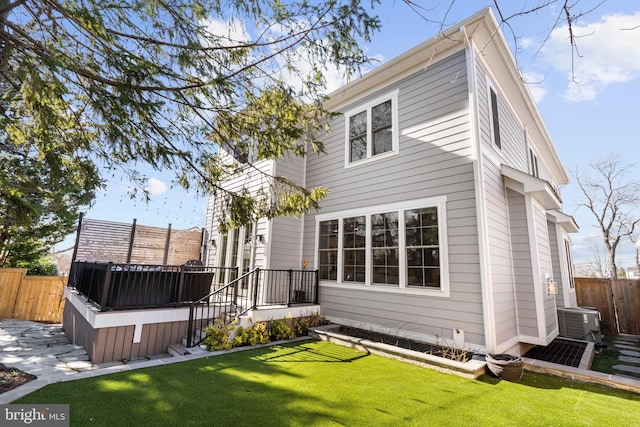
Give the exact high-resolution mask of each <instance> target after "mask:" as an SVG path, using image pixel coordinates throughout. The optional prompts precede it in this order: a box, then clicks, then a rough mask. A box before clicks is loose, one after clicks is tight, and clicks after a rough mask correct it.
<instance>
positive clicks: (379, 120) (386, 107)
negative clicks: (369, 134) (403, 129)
mask: <svg viewBox="0 0 640 427" xmlns="http://www.w3.org/2000/svg"><path fill="white" fill-rule="evenodd" d="M371 121H372V122H373V123H372V124H371V127H372V128H373V130H374V131H375V130H377V129H381V128H386V127H391V100H389V101H386V102H383V103H382V104H380V105H376V106H375V107H373V108H372V109H371Z"/></svg>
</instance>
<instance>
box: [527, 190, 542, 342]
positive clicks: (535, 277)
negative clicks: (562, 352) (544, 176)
mask: <svg viewBox="0 0 640 427" xmlns="http://www.w3.org/2000/svg"><path fill="white" fill-rule="evenodd" d="M535 207H538V208H539V209H540V210H541V211H542V212H545V209H544V207H543V206H542V205H540V204H539V203H537V202H536V201H535V199H534V198H533V197H531V196H526V197H525V209H526V212H527V228H528V233H529V253H530V254H531V272H532V277H531V279H532V281H533V290H534V293H533V297H534V300H535V304H536V321H537V322H536V323H537V327H538V336H539V337H540V338H542V337H544V336H546V331H547V328H546V311H545V303H544V300H545V299H546V298H547V292H546V288H547V285H546V283H542V269H541V267H540V257H539V253H538V233H536V216H535ZM545 345H546V343H545Z"/></svg>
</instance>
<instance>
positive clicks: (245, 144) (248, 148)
mask: <svg viewBox="0 0 640 427" xmlns="http://www.w3.org/2000/svg"><path fill="white" fill-rule="evenodd" d="M225 149H226V151H227V152H228V153H229V154H230V155H231V157H233V158H234V160H236V161H237V162H238V163H241V164H243V165H245V164H247V163H248V164H252V163H255V162H256V161H257V160H258V144H257V143H256V142H255V141H252V140H247V141H242V142H239V143H237V144H235V145H231V144H227V146H226V147H225Z"/></svg>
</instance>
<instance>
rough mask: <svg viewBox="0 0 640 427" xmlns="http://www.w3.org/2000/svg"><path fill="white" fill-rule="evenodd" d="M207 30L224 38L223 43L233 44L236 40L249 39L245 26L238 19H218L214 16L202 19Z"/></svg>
mask: <svg viewBox="0 0 640 427" xmlns="http://www.w3.org/2000/svg"><path fill="white" fill-rule="evenodd" d="M204 25H205V26H206V27H207V31H208V32H210V33H211V34H214V35H217V36H220V37H222V38H224V39H228V40H225V41H224V43H223V44H224V45H233V44H237V43H238V42H247V41H249V33H247V29H246V28H245V26H244V25H243V24H242V23H241V22H238V21H220V20H218V19H215V18H211V19H208V20H206V21H204Z"/></svg>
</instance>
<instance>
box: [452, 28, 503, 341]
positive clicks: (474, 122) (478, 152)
mask: <svg viewBox="0 0 640 427" xmlns="http://www.w3.org/2000/svg"><path fill="white" fill-rule="evenodd" d="M460 33H461V34H462V37H463V40H464V44H465V47H466V50H467V75H468V82H469V116H470V117H471V143H472V144H473V165H474V167H473V174H474V181H475V186H474V187H475V193H476V218H477V223H478V256H479V262H480V289H481V292H482V318H483V322H484V340H485V347H486V351H487V352H488V353H491V352H494V351H495V349H496V345H497V343H496V320H495V312H494V301H493V286H492V283H491V267H490V264H489V239H488V236H487V222H486V219H485V218H486V215H485V214H486V205H485V198H484V195H485V188H484V178H483V176H484V173H483V168H482V143H481V141H480V132H479V128H480V117H478V107H477V102H478V99H477V96H476V93H477V81H476V73H475V62H476V55H475V49H474V45H473V42H472V41H471V40H470V39H469V37H468V35H467V32H466V29H465V27H464V26H461V27H460Z"/></svg>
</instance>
